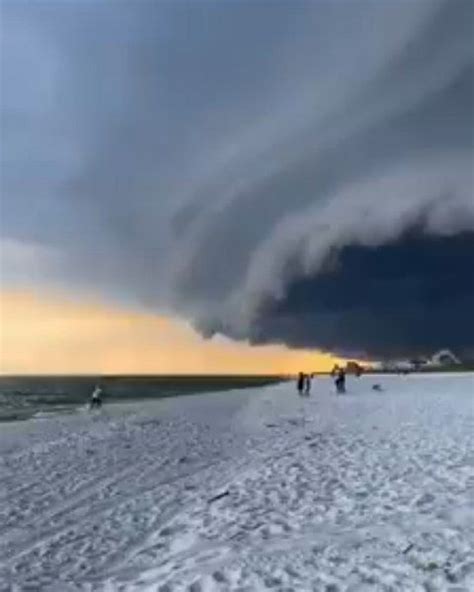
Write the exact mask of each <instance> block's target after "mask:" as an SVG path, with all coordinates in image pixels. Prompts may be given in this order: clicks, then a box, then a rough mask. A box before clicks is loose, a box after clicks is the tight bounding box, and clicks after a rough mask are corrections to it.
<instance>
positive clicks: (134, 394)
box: [0, 376, 282, 422]
mask: <svg viewBox="0 0 474 592" xmlns="http://www.w3.org/2000/svg"><path fill="white" fill-rule="evenodd" d="M281 380H282V379H281V377H276V376H107V377H97V376H3V377H0V422H5V421H23V420H28V419H31V418H40V417H48V416H51V415H56V414H69V413H75V412H77V411H78V410H79V409H81V408H84V406H86V405H87V404H88V402H89V398H90V395H91V393H92V391H93V389H94V387H95V385H97V384H100V386H101V387H102V389H103V401H104V405H106V406H107V405H109V404H114V403H124V402H132V401H133V402H137V401H140V400H144V399H154V398H156V399H158V398H163V397H175V396H180V395H192V394H198V393H205V392H212V391H226V390H230V389H235V388H250V387H258V386H263V385H266V384H273V383H276V382H280V381H281Z"/></svg>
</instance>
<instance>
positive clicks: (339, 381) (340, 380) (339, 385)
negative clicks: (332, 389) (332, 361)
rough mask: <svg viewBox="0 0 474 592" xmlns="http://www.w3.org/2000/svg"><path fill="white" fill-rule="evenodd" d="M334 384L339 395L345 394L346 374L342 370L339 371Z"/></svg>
mask: <svg viewBox="0 0 474 592" xmlns="http://www.w3.org/2000/svg"><path fill="white" fill-rule="evenodd" d="M334 383H335V385H336V390H337V392H338V393H339V394H342V393H345V392H346V373H345V372H344V368H340V369H339V371H338V373H337V377H336V380H335V381H334Z"/></svg>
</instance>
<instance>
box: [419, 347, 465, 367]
mask: <svg viewBox="0 0 474 592" xmlns="http://www.w3.org/2000/svg"><path fill="white" fill-rule="evenodd" d="M459 364H461V361H460V360H459V359H458V358H457V357H456V356H455V355H454V354H453V352H452V351H450V350H449V349H441V350H440V351H438V352H436V353H435V354H433V355H432V356H431V358H430V359H429V360H428V361H427V362H426V366H427V367H431V368H433V367H438V366H440V367H441V366H458V365H459Z"/></svg>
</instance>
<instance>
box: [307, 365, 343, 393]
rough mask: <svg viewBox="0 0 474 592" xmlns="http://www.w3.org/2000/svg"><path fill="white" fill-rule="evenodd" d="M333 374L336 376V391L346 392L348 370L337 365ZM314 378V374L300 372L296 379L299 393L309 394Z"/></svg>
mask: <svg viewBox="0 0 474 592" xmlns="http://www.w3.org/2000/svg"><path fill="white" fill-rule="evenodd" d="M331 376H332V377H333V378H334V384H335V386H336V392H337V393H338V394H342V393H345V392H346V371H345V370H344V368H341V367H339V366H335V367H334V368H333V370H332V372H331ZM313 378H314V374H305V373H304V372H300V373H299V374H298V378H297V381H296V388H297V390H298V393H299V394H300V395H301V396H303V395H306V396H309V394H310V392H311V381H312V379H313Z"/></svg>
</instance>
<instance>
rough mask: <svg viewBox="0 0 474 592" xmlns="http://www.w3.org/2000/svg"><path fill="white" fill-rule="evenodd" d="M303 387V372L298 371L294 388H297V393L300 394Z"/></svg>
mask: <svg viewBox="0 0 474 592" xmlns="http://www.w3.org/2000/svg"><path fill="white" fill-rule="evenodd" d="M304 387H305V375H304V374H303V372H300V373H299V374H298V380H297V381H296V388H297V389H298V393H299V394H300V395H302V394H303V390H304Z"/></svg>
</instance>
